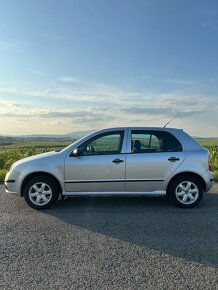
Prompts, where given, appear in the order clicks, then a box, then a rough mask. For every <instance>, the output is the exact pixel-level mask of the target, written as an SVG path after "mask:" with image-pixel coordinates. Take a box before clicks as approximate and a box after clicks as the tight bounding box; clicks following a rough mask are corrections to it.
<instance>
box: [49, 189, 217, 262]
mask: <svg viewBox="0 0 218 290" xmlns="http://www.w3.org/2000/svg"><path fill="white" fill-rule="evenodd" d="M44 213H45V214H47V215H50V216H54V217H56V218H58V219H60V220H62V221H64V222H66V223H68V224H70V225H74V226H78V227H81V228H84V229H88V230H90V231H92V232H95V233H99V234H103V235H106V236H109V237H112V238H116V239H119V240H121V241H125V242H128V243H131V244H134V245H139V246H141V247H144V248H146V249H152V250H155V251H159V252H161V253H165V254H169V255H173V256H175V257H180V258H183V259H185V260H187V261H192V262H197V263H201V264H203V265H206V266H218V259H217V256H218V240H217V239H218V226H217V220H218V219H217V217H218V194H212V193H208V194H206V196H205V197H204V198H203V200H202V202H201V204H200V205H199V206H198V207H195V208H193V209H182V208H178V207H174V206H173V205H171V204H170V203H169V202H168V200H167V199H166V197H159V198H156V197H73V198H67V199H66V200H63V201H60V202H59V203H58V204H57V205H56V206H55V207H53V208H52V209H50V210H46V211H44Z"/></svg>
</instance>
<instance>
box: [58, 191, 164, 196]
mask: <svg viewBox="0 0 218 290" xmlns="http://www.w3.org/2000/svg"><path fill="white" fill-rule="evenodd" d="M62 195H64V196H114V195H118V196H125V195H126V196H127V195H128V196H136V195H138V196H145V195H146V196H164V195H166V191H164V190H155V191H150V192H142V191H136V192H132V191H115V192H108V191H107V192H86V191H65V192H63V193H62Z"/></svg>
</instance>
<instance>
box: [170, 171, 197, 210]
mask: <svg viewBox="0 0 218 290" xmlns="http://www.w3.org/2000/svg"><path fill="white" fill-rule="evenodd" d="M169 197H170V200H171V202H173V203H174V204H177V205H178V206H180V207H183V208H192V207H195V206H196V205H198V204H199V203H200V201H201V199H202V197H203V188H202V185H201V182H200V181H199V180H198V179H197V178H196V177H194V176H189V175H183V176H178V177H177V178H176V179H174V180H173V182H172V183H171V185H170V188H169Z"/></svg>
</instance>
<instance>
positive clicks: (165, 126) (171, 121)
mask: <svg viewBox="0 0 218 290" xmlns="http://www.w3.org/2000/svg"><path fill="white" fill-rule="evenodd" d="M179 114H180V113H177V114H176V115H175V116H174V117H173V118H172V119H170V120H169V122H167V123H166V124H165V125H164V128H166V126H167V125H168V124H169V123H170V122H172V121H173V120H174V119H175V118H176V117H177V116H178V115H179Z"/></svg>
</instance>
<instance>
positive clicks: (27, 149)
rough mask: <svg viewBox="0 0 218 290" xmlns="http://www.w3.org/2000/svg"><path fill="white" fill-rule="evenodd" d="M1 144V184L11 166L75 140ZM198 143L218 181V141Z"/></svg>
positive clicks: (25, 141)
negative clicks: (201, 146)
mask: <svg viewBox="0 0 218 290" xmlns="http://www.w3.org/2000/svg"><path fill="white" fill-rule="evenodd" d="M4 141H5V142H2V143H0V182H3V181H4V178H5V175H6V173H7V171H8V170H9V169H10V167H11V165H12V164H13V163H14V162H15V161H17V160H19V159H21V158H25V157H28V156H32V155H36V154H40V153H44V152H49V151H60V150H61V149H63V148H64V147H66V146H68V145H69V144H71V143H72V142H73V141H75V140H59V141H35V140H34V141H30V140H20V139H19V140H16V142H14V140H13V142H11V141H12V140H4ZM198 142H199V143H201V144H202V145H203V146H205V147H206V148H207V149H208V150H209V151H210V154H211V159H212V164H213V171H214V173H215V180H216V181H218V139H198Z"/></svg>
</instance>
